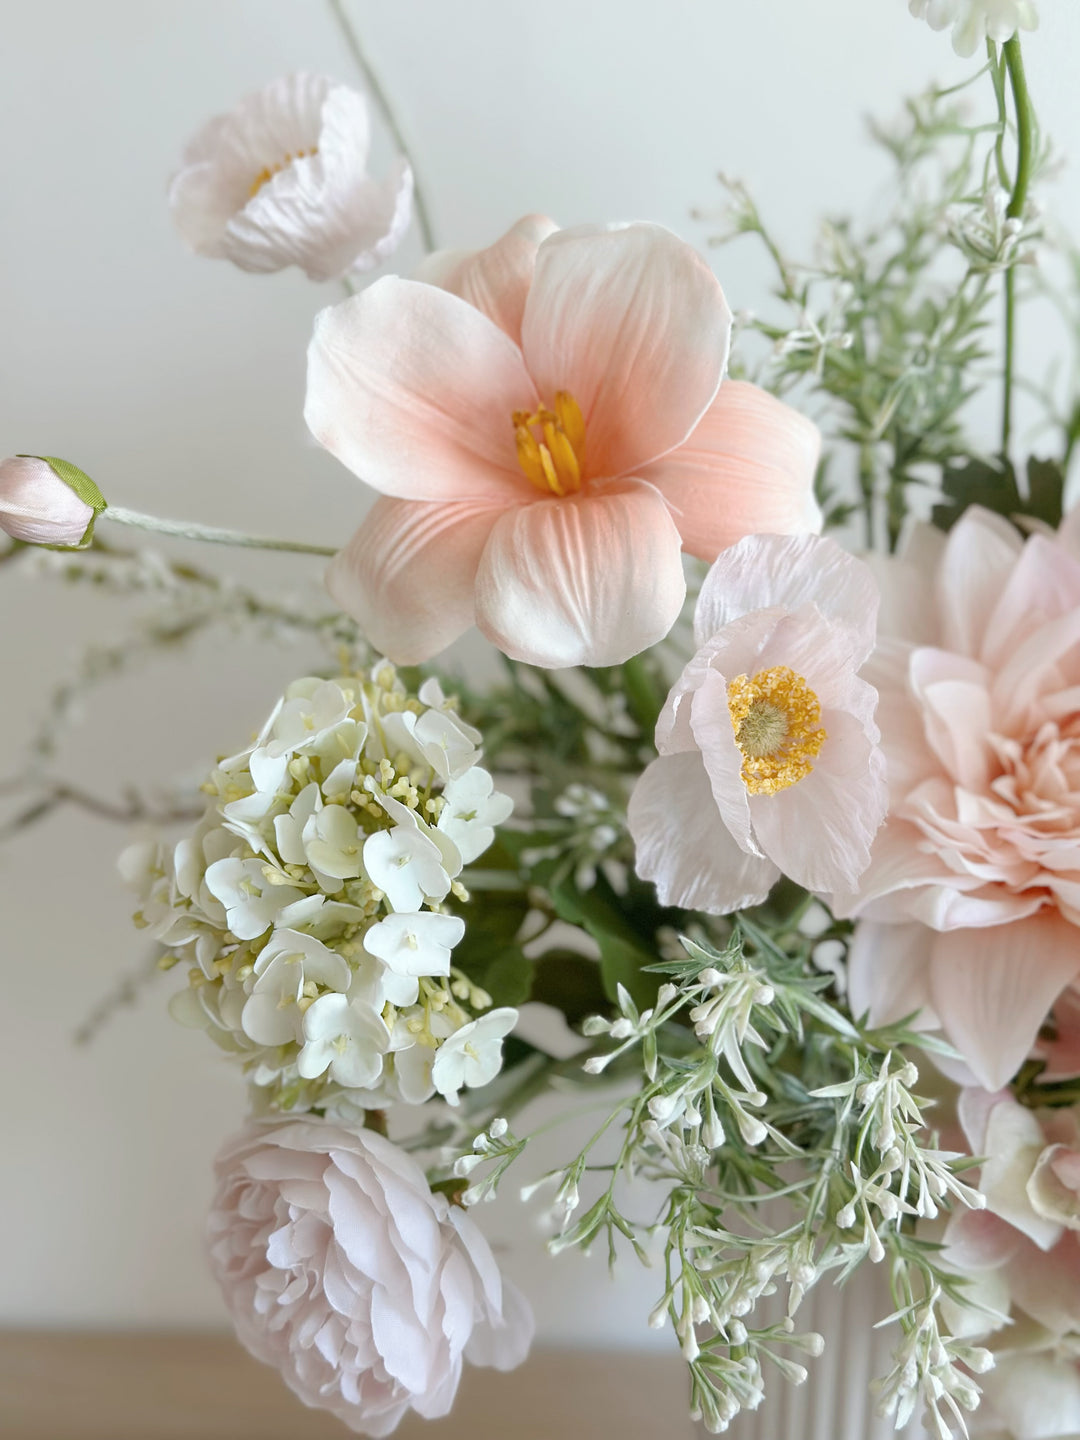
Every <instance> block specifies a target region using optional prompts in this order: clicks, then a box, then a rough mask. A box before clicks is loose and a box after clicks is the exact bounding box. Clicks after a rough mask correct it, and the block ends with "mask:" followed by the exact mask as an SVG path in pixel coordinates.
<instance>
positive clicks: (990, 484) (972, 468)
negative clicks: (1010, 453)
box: [933, 456, 1065, 533]
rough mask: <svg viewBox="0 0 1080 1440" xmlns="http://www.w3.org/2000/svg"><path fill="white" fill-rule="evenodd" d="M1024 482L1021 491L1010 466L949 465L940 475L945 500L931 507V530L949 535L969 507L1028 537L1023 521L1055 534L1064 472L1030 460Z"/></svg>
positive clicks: (1052, 462)
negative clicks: (1000, 518) (979, 508)
mask: <svg viewBox="0 0 1080 1440" xmlns="http://www.w3.org/2000/svg"><path fill="white" fill-rule="evenodd" d="M1026 479H1027V483H1026V485H1025V486H1024V488H1023V490H1021V487H1020V482H1019V479H1018V476H1017V473H1016V469H1015V467H1014V466H1013V464H1012V462H1011V461H1009V460H1003V459H998V460H994V461H987V460H965V461H963V462H960V463H957V464H954V465H948V466H946V468H945V470H944V471H943V472H942V477H941V492H942V495H943V497H944V498H943V499H942V500H941V501H940V502H939V503H938V504H937V505H935V506H934V510H933V521H934V524H935V525H936V526H937V527H938V529H940V530H951V529H952V527H953V526H954V525H955V524H956V522H957V521H958V520H959V519H960V517H961V515H963V513H964V511H965V510H966V509H967V508H968V506H969V505H981V506H982V507H983V509H985V510H992V511H993V512H994V514H995V515H1003V516H1004V517H1005V519H1007V520H1010V521H1012V523H1013V524H1014V525H1016V527H1017V529H1018V530H1020V531H1021V533H1027V532H1026V529H1025V527H1024V525H1023V524H1022V523H1021V522H1022V519H1023V518H1029V519H1033V520H1041V521H1042V522H1043V523H1044V524H1046V525H1049V526H1050V527H1051V528H1052V529H1055V530H1056V529H1057V527H1058V526H1059V525H1060V524H1061V517H1062V514H1063V511H1064V504H1063V495H1064V490H1065V472H1064V470H1063V469H1062V467H1061V465H1060V464H1059V463H1058V462H1057V461H1056V460H1039V459H1036V458H1035V457H1034V456H1032V458H1031V459H1030V460H1029V461H1028V462H1027V472H1026Z"/></svg>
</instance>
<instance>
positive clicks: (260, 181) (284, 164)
mask: <svg viewBox="0 0 1080 1440" xmlns="http://www.w3.org/2000/svg"><path fill="white" fill-rule="evenodd" d="M318 153H319V147H318V146H317V145H313V146H312V147H311V149H310V150H297V152H296V154H295V155H294V154H293V153H292V151H291V150H286V152H285V159H284V160H282V161H281V162H280V164H278V165H264V166H263V168H262V169H261V170H260V171H259V173H258V175H256V176H255V179H254V180H253V181H252V182H251V189H250V190H249V191H248V199H249V200H254V198H255V196H256V195H257V194H258V193H259V191H260V190H261V189H262V187H263V186H264V185H265V184H266V183H267V181H268V180H272V179H273V178H274V176H275V175H279V174H280V173H281V171H282V170H287V169H288V168H289V166H290V165H291V164H292V163H293V161H294V160H303V159H304V158H305V157H306V156H308V155H317V154H318Z"/></svg>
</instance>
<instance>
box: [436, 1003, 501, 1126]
mask: <svg viewBox="0 0 1080 1440" xmlns="http://www.w3.org/2000/svg"><path fill="white" fill-rule="evenodd" d="M517 1018H518V1014H517V1011H516V1010H512V1009H510V1008H509V1007H504V1008H503V1009H501V1010H490V1011H489V1012H488V1013H487V1014H486V1015H481V1017H480V1019H479V1020H473V1021H472V1022H471V1023H470V1024H468V1025H463V1026H462V1028H461V1029H460V1030H458V1031H456V1032H455V1033H454V1034H453V1035H451V1036H450V1038H449V1039H448V1040H446V1041H444V1043H443V1044H442V1046H441V1047H440V1049H439V1052H438V1054H437V1055H436V1056H435V1063H434V1065H433V1066H432V1070H431V1078H432V1082H433V1084H434V1086H435V1088H436V1090H438V1092H439V1094H440V1095H441V1096H442V1097H443V1098H444V1099H445V1100H448V1101H449V1103H450V1104H451V1105H456V1104H457V1101H458V1091H459V1090H461V1089H462V1088H463V1087H464V1086H466V1085H468V1086H470V1087H474V1088H475V1087H476V1086H479V1085H486V1084H488V1082H489V1081H491V1080H494V1079H495V1076H496V1075H497V1074H498V1073H499V1071H500V1069H501V1068H502V1042H503V1040H504V1039H505V1038H506V1036H507V1035H509V1034H510V1031H511V1030H512V1029H513V1028H514V1026H515V1025H516V1024H517Z"/></svg>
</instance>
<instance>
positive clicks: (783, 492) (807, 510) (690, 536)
mask: <svg viewBox="0 0 1080 1440" xmlns="http://www.w3.org/2000/svg"><path fill="white" fill-rule="evenodd" d="M820 454H821V432H820V431H819V430H818V428H817V426H816V425H815V424H814V423H813V421H812V420H808V419H807V418H806V416H805V415H801V414H800V413H799V411H798V410H794V409H792V407H791V406H790V405H785V404H784V402H783V401H782V400H777V398H776V397H775V396H774V395H770V394H769V392H768V391H767V390H762V389H761V388H760V386H757V385H750V384H748V383H747V382H746V381H744V380H725V381H724V382H723V384H722V385H721V386H720V389H719V390H718V391H717V394H716V399H715V400H714V401H713V402H712V404H711V405H710V406H709V408H708V410H706V412H705V414H704V415H703V416H702V417H701V420H700V421H699V422H698V424H697V426H696V428H695V429H694V431H693V433H692V434H691V436H690V438H689V439H688V440H685V441H684V442H683V444H681V445H680V446H679V447H678V449H677V450H672V451H671V452H670V454H668V455H666V456H665V457H664V458H663V459H662V460H658V461H656V463H655V464H653V465H649V466H647V467H646V468H645V470H644V471H643V472H642V479H644V480H650V481H651V482H652V483H653V484H654V485H655V486H656V488H657V489H658V490H659V491H660V493H661V494H662V495H663V497H664V499H665V500H666V501H667V502H668V504H669V506H670V507H671V513H672V515H673V516H674V518H675V524H676V525H678V527H679V534H680V535H681V536H682V541H683V549H684V550H688V551H689V552H690V554H691V555H696V556H697V557H698V559H699V560H708V561H713V560H715V559H716V557H717V555H719V553H720V551H721V550H723V549H725V548H726V547H727V546H728V545H734V544H735V542H736V541H737V540H741V539H742V538H743V536H744V535H757V534H770V535H797V534H801V533H803V532H805V531H807V530H811V531H814V532H815V533H816V532H817V531H818V530H820V529H821V511H820V509H819V508H818V504H817V501H816V500H815V499H814V474H815V472H816V470H817V463H818V458H819V456H820Z"/></svg>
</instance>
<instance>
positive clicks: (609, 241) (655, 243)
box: [521, 225, 731, 478]
mask: <svg viewBox="0 0 1080 1440" xmlns="http://www.w3.org/2000/svg"><path fill="white" fill-rule="evenodd" d="M730 337H731V311H730V310H729V309H728V306H727V302H726V301H725V299H724V296H723V292H722V291H721V289H720V286H719V284H718V283H717V280H716V277H715V276H714V275H713V273H712V271H711V270H710V269H709V267H708V266H707V265H706V264H705V262H704V261H703V260H702V259H701V258H700V256H699V255H697V254H696V253H695V252H694V251H693V250H692V249H691V248H690V246H689V245H687V244H685V243H684V242H683V241H682V240H680V239H678V237H677V236H675V235H672V234H671V233H670V231H668V230H664V229H662V228H661V227H660V226H658V225H627V226H623V227H621V228H619V229H613V230H596V229H594V228H589V229H581V230H561V231H559V232H558V233H557V234H555V235H552V236H550V237H549V238H548V239H547V240H545V241H544V243H543V244H542V245H541V246H540V249H539V251H538V253H537V257H536V272H535V275H534V277H533V283H532V288H531V289H530V291H529V297H528V300H527V301H526V303H525V316H524V319H523V321H522V326H521V344H522V350H523V351H524V354H525V359H526V362H527V364H528V366H529V372H530V374H531V375H532V377H533V379H534V380H535V381H536V385H537V389H538V390H539V391H540V394H541V395H542V396H543V398H544V400H545V401H546V402H547V403H548V404H549V405H550V404H552V403H553V402H554V398H555V395H556V393H557V392H558V391H560V390H568V391H569V392H570V393H571V394H572V395H573V396H574V398H575V400H576V401H577V403H578V405H579V406H580V407H581V412H582V414H583V416H584V418H585V427H586V434H587V451H586V459H585V470H586V473H587V474H588V475H590V476H593V477H608V478H614V477H618V476H621V475H628V474H634V473H636V472H637V471H638V470H639V469H640V468H641V467H642V466H643V465H647V464H648V463H649V461H651V460H657V459H659V458H660V456H661V455H664V454H666V453H667V451H669V450H671V449H673V448H674V447H675V446H676V445H680V444H681V443H682V442H683V441H684V440H685V439H686V438H687V437H688V436H689V435H690V433H691V432H692V431H693V429H694V427H695V426H696V425H697V423H698V421H699V420H700V419H701V417H702V415H704V413H705V411H706V410H707V409H708V407H709V406H710V405H711V404H712V401H713V398H714V396H715V395H716V391H717V387H718V386H719V384H720V377H721V376H722V375H723V373H724V366H725V364H726V361H727V352H728V345H729V342H730Z"/></svg>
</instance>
